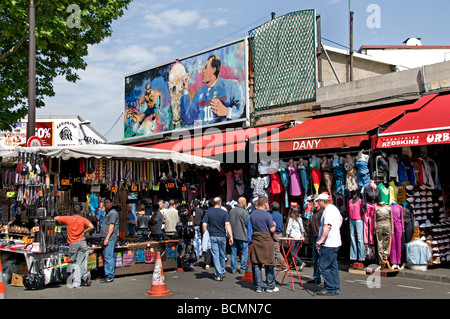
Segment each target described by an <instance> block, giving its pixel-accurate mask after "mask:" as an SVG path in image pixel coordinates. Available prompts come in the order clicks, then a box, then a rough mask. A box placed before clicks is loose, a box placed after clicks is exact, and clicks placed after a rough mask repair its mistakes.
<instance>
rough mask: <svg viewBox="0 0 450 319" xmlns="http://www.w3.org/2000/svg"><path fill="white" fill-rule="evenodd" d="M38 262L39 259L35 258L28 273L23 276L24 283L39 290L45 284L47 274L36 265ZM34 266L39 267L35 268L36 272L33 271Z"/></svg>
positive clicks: (30, 288)
mask: <svg viewBox="0 0 450 319" xmlns="http://www.w3.org/2000/svg"><path fill="white" fill-rule="evenodd" d="M36 263H37V261H36V260H34V261H33V262H32V263H31V267H30V270H29V271H28V273H26V274H25V275H24V276H23V285H24V286H25V288H26V289H28V290H39V289H42V288H44V286H45V275H44V273H43V271H42V269H41V268H40V267H39V266H37V267H36ZM34 268H37V269H35V271H36V272H34V273H33V269H34Z"/></svg>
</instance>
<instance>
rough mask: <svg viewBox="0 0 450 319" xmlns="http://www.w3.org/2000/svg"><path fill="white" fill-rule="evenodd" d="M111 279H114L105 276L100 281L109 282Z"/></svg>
mask: <svg viewBox="0 0 450 319" xmlns="http://www.w3.org/2000/svg"><path fill="white" fill-rule="evenodd" d="M113 281H114V279H112V278H109V277H106V278H104V279H102V280H101V281H100V282H101V283H109V282H113Z"/></svg>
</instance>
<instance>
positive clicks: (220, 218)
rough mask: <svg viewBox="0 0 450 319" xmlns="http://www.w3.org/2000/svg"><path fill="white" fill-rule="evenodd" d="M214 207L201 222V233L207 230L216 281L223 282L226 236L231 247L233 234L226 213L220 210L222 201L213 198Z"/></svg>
mask: <svg viewBox="0 0 450 319" xmlns="http://www.w3.org/2000/svg"><path fill="white" fill-rule="evenodd" d="M213 204H214V207H211V208H209V209H208V210H207V211H206V213H205V215H204V216H203V220H202V228H203V233H204V232H206V230H208V232H209V240H210V243H211V255H212V259H213V263H214V268H215V269H216V273H215V274H214V277H215V280H216V281H223V278H224V276H225V249H226V246H227V235H228V237H229V243H230V246H232V245H233V232H232V230H231V225H230V218H229V216H228V212H227V211H225V210H224V209H222V208H221V206H222V200H221V199H220V198H219V197H216V198H214V201H213Z"/></svg>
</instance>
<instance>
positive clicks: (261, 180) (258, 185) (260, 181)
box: [251, 176, 269, 198]
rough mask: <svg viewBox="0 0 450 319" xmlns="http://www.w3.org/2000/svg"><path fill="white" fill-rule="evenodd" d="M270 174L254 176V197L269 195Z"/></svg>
mask: <svg viewBox="0 0 450 319" xmlns="http://www.w3.org/2000/svg"><path fill="white" fill-rule="evenodd" d="M268 179H269V176H264V177H261V176H260V177H257V178H252V180H251V188H253V197H259V196H265V197H267V198H268V197H269V196H268V194H267V188H268V187H269V180H268Z"/></svg>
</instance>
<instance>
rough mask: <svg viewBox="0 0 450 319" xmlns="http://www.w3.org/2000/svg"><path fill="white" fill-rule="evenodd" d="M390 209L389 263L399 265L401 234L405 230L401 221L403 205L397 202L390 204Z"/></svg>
mask: <svg viewBox="0 0 450 319" xmlns="http://www.w3.org/2000/svg"><path fill="white" fill-rule="evenodd" d="M391 210H392V222H393V224H394V231H393V233H392V237H391V251H390V260H391V264H393V265H399V264H401V251H402V235H403V233H404V231H405V223H404V221H403V206H401V205H399V204H395V205H391Z"/></svg>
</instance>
